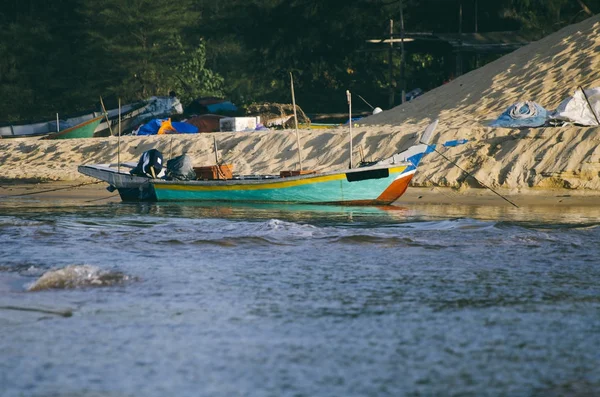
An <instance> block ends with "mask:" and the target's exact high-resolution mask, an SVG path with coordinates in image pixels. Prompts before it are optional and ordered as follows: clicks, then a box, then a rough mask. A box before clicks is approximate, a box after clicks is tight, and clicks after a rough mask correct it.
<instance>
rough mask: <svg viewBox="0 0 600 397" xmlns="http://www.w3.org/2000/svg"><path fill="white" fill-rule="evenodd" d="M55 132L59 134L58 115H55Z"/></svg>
mask: <svg viewBox="0 0 600 397" xmlns="http://www.w3.org/2000/svg"><path fill="white" fill-rule="evenodd" d="M56 132H60V121H59V120H58V113H56Z"/></svg>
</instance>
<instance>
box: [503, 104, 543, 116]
mask: <svg viewBox="0 0 600 397" xmlns="http://www.w3.org/2000/svg"><path fill="white" fill-rule="evenodd" d="M537 114H538V109H537V106H535V103H534V102H531V101H525V102H517V103H516V104H515V105H514V106H513V107H512V108H511V109H510V111H509V112H508V115H509V116H510V117H511V118H512V119H515V120H521V119H529V118H532V117H535V116H537Z"/></svg>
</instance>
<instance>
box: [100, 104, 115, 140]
mask: <svg viewBox="0 0 600 397" xmlns="http://www.w3.org/2000/svg"><path fill="white" fill-rule="evenodd" d="M100 105H102V111H103V112H104V116H105V117H106V124H108V130H109V131H110V135H111V136H112V135H113V132H112V128H111V126H110V120H109V119H108V112H107V111H106V108H105V107H104V101H102V96H101V97H100Z"/></svg>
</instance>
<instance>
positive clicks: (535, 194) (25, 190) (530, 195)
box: [0, 182, 600, 210]
mask: <svg viewBox="0 0 600 397" xmlns="http://www.w3.org/2000/svg"><path fill="white" fill-rule="evenodd" d="M106 187H107V184H106V183H105V182H98V183H94V182H84V183H74V182H47V183H35V184H25V183H7V182H4V183H2V184H0V201H11V202H13V203H14V202H15V201H18V200H20V199H22V200H27V201H31V200H39V201H44V202H47V203H49V202H52V201H69V202H77V203H81V204H89V203H107V202H120V201H121V199H120V198H119V195H118V194H117V193H116V192H112V193H111V192H109V191H108V190H106ZM495 191H496V192H497V193H498V194H500V195H502V196H503V197H504V198H505V199H506V200H505V199H503V198H502V197H500V196H498V195H496V194H495V193H493V192H492V191H490V190H487V189H473V188H469V189H452V188H443V187H409V188H408V190H407V191H406V193H404V195H403V196H402V197H400V199H399V200H397V201H396V202H395V203H394V204H395V205H398V206H406V205H411V204H451V205H468V206H473V205H479V206H507V207H512V204H510V203H509V202H508V201H510V202H512V203H514V204H515V205H517V206H519V207H522V206H544V207H554V208H555V209H556V210H560V209H561V208H565V207H598V206H599V204H600V192H595V191H579V190H574V191H569V190H566V189H556V190H549V189H543V190H534V189H526V190H525V191H523V192H519V191H516V192H515V191H503V190H501V189H499V190H495ZM507 200H508V201H507ZM0 205H1V204H0Z"/></svg>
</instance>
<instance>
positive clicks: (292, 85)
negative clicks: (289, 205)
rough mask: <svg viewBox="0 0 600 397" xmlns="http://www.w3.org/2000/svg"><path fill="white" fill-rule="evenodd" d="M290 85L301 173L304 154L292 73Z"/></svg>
mask: <svg viewBox="0 0 600 397" xmlns="http://www.w3.org/2000/svg"><path fill="white" fill-rule="evenodd" d="M290 84H291V87H292V106H293V107H294V123H295V125H296V145H298V163H299V165H300V171H302V153H301V149H300V134H299V133H298V115H297V114H296V97H295V95H294V76H292V72H290Z"/></svg>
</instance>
